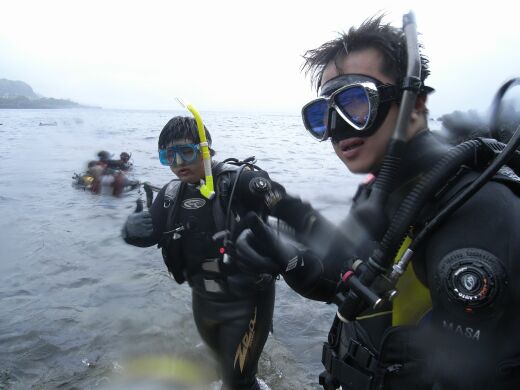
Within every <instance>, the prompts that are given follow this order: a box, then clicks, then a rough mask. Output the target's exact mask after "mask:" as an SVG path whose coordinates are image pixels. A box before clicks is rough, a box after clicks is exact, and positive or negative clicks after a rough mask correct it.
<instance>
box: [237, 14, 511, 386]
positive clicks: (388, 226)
mask: <svg viewBox="0 0 520 390" xmlns="http://www.w3.org/2000/svg"><path fill="white" fill-rule="evenodd" d="M405 16H406V15H405ZM412 18H413V16H412ZM405 21H406V18H405ZM410 28H415V23H410V20H409V19H408V21H407V24H406V28H403V29H399V28H396V27H393V26H391V25H389V24H386V23H383V21H382V16H375V17H372V18H369V19H367V20H366V21H365V22H363V23H362V24H361V25H360V26H359V27H358V28H355V27H352V28H351V29H350V30H349V31H348V32H347V33H343V34H340V36H339V37H338V38H337V39H334V40H332V41H329V42H326V43H324V44H323V45H321V46H320V47H318V48H316V49H313V50H309V51H307V52H306V54H305V56H304V58H305V64H304V69H306V71H307V72H310V74H311V76H312V77H311V79H312V82H313V84H314V85H315V86H316V87H317V92H318V98H317V99H315V100H313V101H311V102H310V103H308V104H307V105H305V106H304V107H303V109H302V117H303V122H304V126H305V128H306V130H308V131H309V132H310V133H311V135H312V136H313V137H315V138H317V139H318V140H320V141H325V140H327V139H330V140H331V143H332V147H333V149H334V151H335V153H336V155H337V156H338V158H339V159H340V160H341V161H342V162H343V163H344V164H345V165H346V167H347V168H348V169H349V171H351V172H353V173H368V174H369V179H368V180H367V181H366V182H365V183H363V184H361V185H360V186H359V188H358V191H357V193H356V195H355V196H354V199H353V204H352V207H351V210H350V212H349V215H348V216H347V218H346V219H345V220H344V221H343V222H342V223H341V224H340V225H339V226H337V227H336V226H333V225H332V224H331V223H330V222H328V221H327V220H326V219H325V218H323V217H322V216H321V215H320V214H319V213H318V212H317V211H316V210H314V209H313V208H312V206H311V205H310V204H308V203H305V202H303V201H301V200H300V199H299V198H296V197H291V196H289V195H284V196H281V197H278V198H276V199H273V200H272V214H273V215H274V216H276V217H278V218H280V219H282V220H283V221H285V222H287V223H288V224H289V225H290V226H292V227H293V228H294V230H295V235H294V237H286V238H283V237H280V236H279V235H277V234H276V233H275V232H273V230H272V229H271V228H270V227H269V226H268V225H266V224H265V223H264V222H263V221H262V220H261V219H259V218H258V217H257V216H255V215H254V214H251V213H250V214H248V216H247V217H246V220H247V226H248V229H245V230H244V231H242V232H241V234H240V235H239V236H238V238H237V240H236V242H235V245H234V248H235V252H236V254H235V256H234V260H235V262H236V263H237V264H238V265H239V266H240V267H241V268H242V269H243V270H244V271H245V272H246V271H247V272H250V273H252V274H265V273H270V274H271V275H273V276H275V275H279V274H281V275H282V276H283V277H284V279H285V281H286V282H287V284H289V286H290V287H291V288H292V289H294V290H295V291H296V292H298V293H299V294H301V295H303V296H305V297H307V298H310V299H314V300H321V301H324V302H327V303H331V302H333V303H335V304H337V305H338V312H337V315H336V317H335V319H334V322H333V324H332V327H331V330H330V333H329V336H328V339H327V342H325V343H324V347H323V354H322V362H323V364H324V366H325V371H324V372H323V373H322V374H320V378H319V382H320V384H321V385H322V386H323V387H324V389H327V390H329V389H336V388H338V387H340V386H341V388H342V389H344V390H346V389H349V390H359V389H439V390H440V389H450V390H451V389H457V390H459V389H490V388H493V389H518V388H520V337H519V333H518V329H520V311H519V310H518V307H520V306H519V305H520V280H519V278H520V262H519V261H518V255H519V254H520V240H518V235H519V233H520V231H519V230H520V227H519V226H520V225H519V224H518V222H517V220H518V216H519V215H520V201H519V199H518V196H519V195H520V178H519V177H518V176H517V173H518V172H519V171H518V166H520V165H519V164H517V163H515V164H516V165H515V167H516V172H515V171H514V170H513V169H511V168H509V167H508V166H503V164H504V162H505V161H504V159H505V158H506V155H505V154H503V153H505V152H506V150H507V153H508V155H507V156H509V155H511V153H513V152H514V149H516V146H518V143H517V144H516V145H514V147H511V146H510V145H507V146H506V147H505V148H504V145H503V144H500V143H499V142H497V141H496V140H493V139H491V140H490V139H476V140H470V141H467V142H464V143H463V144H461V145H458V146H454V147H453V146H452V145H448V144H446V143H445V142H443V140H442V139H441V138H440V137H439V136H438V135H436V134H435V132H432V131H430V130H429V129H428V120H427V119H428V118H427V114H428V110H427V107H426V100H427V95H428V93H430V92H432V91H433V89H432V88H429V87H427V86H425V85H424V81H425V79H426V78H427V77H428V75H429V74H430V70H429V66H428V61H427V59H426V58H425V57H424V56H423V55H420V54H419V52H418V44H417V41H416V34H415V30H413V29H412V30H410ZM410 31H413V34H412V33H410ZM413 39H415V45H414V42H413ZM414 47H415V49H416V52H414ZM515 134H516V133H515ZM517 139H518V137H517ZM498 153H500V154H498ZM495 156H496V157H495ZM499 158H501V161H500V162H499V161H498V159H499ZM493 159H496V160H497V161H494V160H493ZM511 161H513V160H511ZM511 161H510V162H509V163H508V164H510V163H511ZM515 161H516V160H515ZM500 167H501V168H500ZM499 168H500V170H499ZM394 261H397V263H395V264H394ZM410 261H411V264H412V265H413V269H412V267H408V268H406V265H407V264H408V263H409V262H410ZM394 287H395V288H394ZM397 291H399V295H397V296H396V294H397Z"/></svg>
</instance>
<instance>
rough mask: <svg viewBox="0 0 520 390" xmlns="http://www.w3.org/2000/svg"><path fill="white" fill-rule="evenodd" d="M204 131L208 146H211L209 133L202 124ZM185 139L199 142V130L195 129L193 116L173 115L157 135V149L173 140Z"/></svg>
mask: <svg viewBox="0 0 520 390" xmlns="http://www.w3.org/2000/svg"><path fill="white" fill-rule="evenodd" d="M204 131H205V132H206V139H207V140H208V144H209V146H211V134H210V133H209V131H208V129H207V128H206V126H204ZM182 139H187V140H191V141H193V143H196V144H198V143H200V137H199V131H198V129H197V122H196V121H195V118H192V117H190V116H175V117H173V118H172V119H170V120H169V121H168V123H166V125H164V127H163V129H162V131H161V134H160V135H159V142H158V144H159V149H164V148H165V147H166V146H167V145H168V144H170V143H171V142H173V141H177V140H182Z"/></svg>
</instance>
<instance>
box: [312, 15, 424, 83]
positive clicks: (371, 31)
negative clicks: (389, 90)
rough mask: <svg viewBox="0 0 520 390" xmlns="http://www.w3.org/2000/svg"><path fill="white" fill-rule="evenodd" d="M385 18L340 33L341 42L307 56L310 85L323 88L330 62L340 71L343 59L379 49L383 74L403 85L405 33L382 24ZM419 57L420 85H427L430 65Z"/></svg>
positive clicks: (367, 20)
mask: <svg viewBox="0 0 520 390" xmlns="http://www.w3.org/2000/svg"><path fill="white" fill-rule="evenodd" d="M384 16H385V15H384V14H382V15H376V16H373V17H371V18H368V19H366V20H365V21H364V22H363V23H362V24H361V25H360V26H359V27H358V28H355V27H351V28H350V30H349V31H348V33H345V32H343V33H340V34H339V37H338V38H336V39H334V40H332V41H329V42H326V43H324V44H323V45H321V46H320V47H318V48H316V49H312V50H308V51H307V52H305V54H304V55H303V58H304V60H305V63H304V64H303V66H302V70H304V71H305V74H310V76H311V84H312V85H313V86H314V87H315V88H316V90H319V88H320V87H321V79H322V76H323V70H324V69H325V67H326V66H327V65H328V64H329V63H330V62H331V61H334V63H335V65H336V68H337V69H340V67H339V66H338V62H339V61H340V60H341V59H343V58H344V57H345V56H347V55H348V54H350V53H352V52H355V51H360V50H364V49H376V50H377V51H378V52H380V53H381V54H382V55H383V64H382V69H381V72H382V73H384V74H385V75H387V76H389V77H392V78H393V79H394V80H395V81H396V85H401V84H402V82H403V80H404V77H405V76H406V67H407V54H406V38H405V35H404V32H403V30H402V29H400V28H397V27H393V26H391V25H390V24H387V23H383V21H382V20H383V17H384ZM420 48H422V45H420ZM420 57H421V81H423V83H424V80H425V79H426V78H427V77H428V76H429V74H430V69H429V66H428V63H429V61H428V59H427V58H426V57H425V56H424V55H422V54H421V55H420Z"/></svg>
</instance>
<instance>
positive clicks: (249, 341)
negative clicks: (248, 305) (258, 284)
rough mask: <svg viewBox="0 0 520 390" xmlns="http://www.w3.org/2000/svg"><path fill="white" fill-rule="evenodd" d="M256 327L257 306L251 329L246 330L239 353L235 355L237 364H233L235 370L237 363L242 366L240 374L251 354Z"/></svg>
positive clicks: (250, 322)
mask: <svg viewBox="0 0 520 390" xmlns="http://www.w3.org/2000/svg"><path fill="white" fill-rule="evenodd" d="M255 325H256V306H255V311H254V313H253V318H251V320H250V321H249V327H248V329H247V330H246V333H245V334H244V337H242V341H241V342H240V344H238V348H237V352H236V354H235V362H234V363H233V368H235V367H236V365H237V361H238V363H239V366H240V372H242V371H243V370H244V365H245V362H246V357H247V353H248V352H249V349H250V348H251V345H253V339H254V337H255Z"/></svg>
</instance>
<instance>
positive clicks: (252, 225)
mask: <svg viewBox="0 0 520 390" xmlns="http://www.w3.org/2000/svg"><path fill="white" fill-rule="evenodd" d="M246 218H247V223H248V226H249V228H248V229H246V230H244V231H243V232H242V233H241V234H240V235H239V236H238V239H237V240H236V242H235V256H234V257H233V259H234V260H235V262H236V264H237V265H238V267H239V268H240V269H241V270H242V271H243V272H244V273H253V274H256V275H260V276H261V275H265V274H271V275H277V274H282V275H283V277H284V279H285V281H286V282H287V284H288V285H289V286H291V288H292V289H293V290H294V291H296V292H297V293H299V294H301V295H303V296H304V297H307V298H311V299H318V300H323V301H328V300H329V298H330V297H331V296H333V295H334V292H335V289H336V280H332V281H331V280H329V279H327V278H326V277H324V273H323V271H324V269H323V264H322V262H321V260H320V258H319V257H318V256H316V254H315V253H313V252H311V251H310V250H308V248H306V247H304V246H303V245H301V244H299V243H296V242H294V241H290V240H287V239H284V238H282V237H280V236H279V235H278V234H277V232H276V231H274V230H273V229H272V228H271V227H269V226H267V225H266V224H265V223H264V222H263V221H262V220H261V219H260V218H258V216H257V215H255V214H253V213H249V214H248V215H247V216H246Z"/></svg>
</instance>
